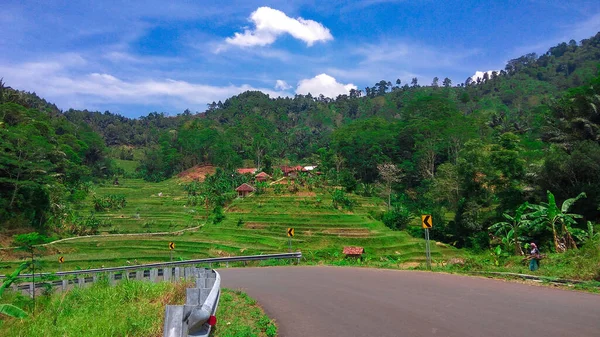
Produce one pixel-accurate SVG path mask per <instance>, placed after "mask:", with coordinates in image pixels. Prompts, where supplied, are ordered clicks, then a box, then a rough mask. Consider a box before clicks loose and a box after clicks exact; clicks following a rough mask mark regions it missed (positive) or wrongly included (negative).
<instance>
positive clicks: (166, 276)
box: [0, 252, 302, 295]
mask: <svg viewBox="0 0 600 337" xmlns="http://www.w3.org/2000/svg"><path fill="white" fill-rule="evenodd" d="M300 258H302V253H301V252H296V253H283V254H269V255H249V256H231V257H217V258H208V259H195V260H185V261H173V262H160V263H148V264H140V265H134V266H122V267H111V268H97V269H86V270H72V271H63V272H57V273H36V274H35V277H36V278H41V280H36V283H35V287H34V284H33V283H31V282H29V283H24V284H20V285H17V284H13V285H12V286H11V288H12V289H13V290H15V291H17V290H20V291H22V292H24V293H29V294H30V295H33V293H34V291H35V292H36V293H37V292H38V291H40V290H39V289H45V288H46V287H52V288H59V289H60V290H62V291H65V290H68V289H70V288H73V287H83V286H85V285H86V284H88V283H94V282H96V281H97V280H98V276H99V274H104V276H103V277H106V278H107V279H108V281H109V282H110V283H111V284H114V283H115V282H116V281H118V280H124V279H130V280H131V279H135V280H145V279H148V280H149V281H150V282H159V281H177V280H181V279H190V278H192V277H194V276H195V275H194V272H193V269H195V268H191V267H185V266H190V265H197V264H208V265H209V267H211V266H212V264H213V263H227V264H229V262H244V261H261V260H270V259H297V260H298V262H299V261H300ZM182 266H183V267H184V268H181V267H182ZM66 276H72V277H73V278H72V279H66V278H65V277H66ZM4 277H6V276H5V275H0V279H2V278H4ZM31 277H32V275H31V274H21V275H19V278H22V279H23V278H31ZM55 277H58V278H61V279H59V280H48V279H49V278H55ZM44 278H46V280H44Z"/></svg>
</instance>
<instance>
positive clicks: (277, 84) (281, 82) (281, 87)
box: [275, 80, 292, 90]
mask: <svg viewBox="0 0 600 337" xmlns="http://www.w3.org/2000/svg"><path fill="white" fill-rule="evenodd" d="M291 87H292V86H291V85H289V84H287V82H286V81H284V80H277V81H276V82H275V89H277V90H288V89H290V88H291Z"/></svg>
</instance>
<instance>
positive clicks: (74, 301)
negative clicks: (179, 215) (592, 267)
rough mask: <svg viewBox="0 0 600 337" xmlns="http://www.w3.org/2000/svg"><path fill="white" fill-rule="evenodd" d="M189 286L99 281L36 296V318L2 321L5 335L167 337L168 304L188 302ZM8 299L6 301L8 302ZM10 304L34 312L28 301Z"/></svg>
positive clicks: (19, 299) (0, 329)
mask: <svg viewBox="0 0 600 337" xmlns="http://www.w3.org/2000/svg"><path fill="white" fill-rule="evenodd" d="M187 286H189V285H188V284H185V283H173V284H172V283H149V282H143V281H123V282H120V283H119V284H117V285H116V286H110V285H109V284H108V281H100V282H97V283H95V284H94V285H92V286H91V287H90V288H83V289H82V288H75V289H72V290H70V291H68V292H65V293H56V294H53V295H50V296H39V297H37V309H36V314H35V316H30V317H28V318H26V319H10V318H5V320H3V321H0V335H1V336H7V337H8V336H23V337H25V336H49V337H50V336H57V337H58V336H61V337H62V336H78V337H79V336H162V328H163V325H162V322H163V320H164V312H165V306H166V305H167V304H183V302H185V288H186V287H187ZM4 300H5V298H3V301H4ZM9 300H12V302H13V303H14V304H16V305H19V306H21V307H25V308H26V309H27V310H28V311H29V312H31V311H32V303H31V300H30V299H29V298H28V297H23V296H20V295H16V294H12V296H11V297H9Z"/></svg>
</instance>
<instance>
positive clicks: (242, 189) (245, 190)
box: [235, 183, 254, 198]
mask: <svg viewBox="0 0 600 337" xmlns="http://www.w3.org/2000/svg"><path fill="white" fill-rule="evenodd" d="M235 190H236V192H237V193H238V197H240V198H244V197H246V196H248V194H250V193H252V192H254V187H252V186H250V185H248V184H246V183H243V184H241V185H240V186H239V187H238V188H236V189H235Z"/></svg>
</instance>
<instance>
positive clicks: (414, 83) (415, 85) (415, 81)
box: [410, 77, 419, 88]
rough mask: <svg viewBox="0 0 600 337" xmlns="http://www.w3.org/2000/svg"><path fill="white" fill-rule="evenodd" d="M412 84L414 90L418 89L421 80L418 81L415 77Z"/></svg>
mask: <svg viewBox="0 0 600 337" xmlns="http://www.w3.org/2000/svg"><path fill="white" fill-rule="evenodd" d="M410 84H411V85H412V87H413V88H416V87H418V86H419V79H417V78H416V77H413V79H412V80H411V81H410Z"/></svg>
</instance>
